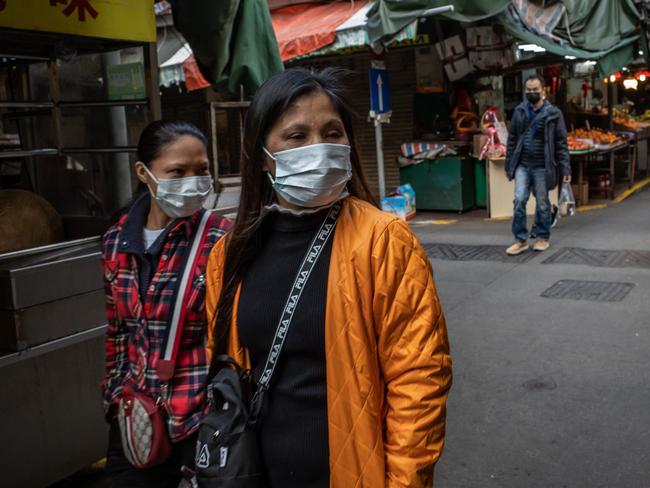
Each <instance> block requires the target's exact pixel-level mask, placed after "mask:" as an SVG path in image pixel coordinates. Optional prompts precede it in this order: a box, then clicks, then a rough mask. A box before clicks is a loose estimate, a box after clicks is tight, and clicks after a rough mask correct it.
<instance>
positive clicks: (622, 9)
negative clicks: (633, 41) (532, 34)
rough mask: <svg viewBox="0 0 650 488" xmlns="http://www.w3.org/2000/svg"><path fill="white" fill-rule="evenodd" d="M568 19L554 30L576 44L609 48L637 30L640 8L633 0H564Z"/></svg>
mask: <svg viewBox="0 0 650 488" xmlns="http://www.w3.org/2000/svg"><path fill="white" fill-rule="evenodd" d="M562 3H563V4H564V6H565V7H566V10H567V20H568V22H566V21H565V22H560V24H559V25H558V26H557V28H556V29H555V30H554V31H553V33H554V34H555V35H557V36H559V37H561V38H562V39H564V40H565V41H567V42H568V43H570V44H572V45H574V46H575V47H578V48H582V49H587V50H589V51H608V50H611V49H612V47H614V46H616V45H618V44H619V43H620V42H622V41H624V40H625V39H626V38H628V37H630V36H633V35H635V34H636V32H637V27H638V25H639V12H638V11H637V9H636V7H635V6H634V2H633V1H632V0H563V2H562Z"/></svg>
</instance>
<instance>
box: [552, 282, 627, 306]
mask: <svg viewBox="0 0 650 488" xmlns="http://www.w3.org/2000/svg"><path fill="white" fill-rule="evenodd" d="M632 288H634V285H633V284H632V283H616V282H608V281H576V280H561V281H558V282H557V283H555V284H554V285H553V286H551V287H550V288H549V289H548V290H546V291H545V292H544V293H542V296H543V297H546V298H561V299H568V300H589V301H592V302H620V301H622V300H623V299H624V298H625V297H626V296H627V294H628V293H630V291H631V290H632Z"/></svg>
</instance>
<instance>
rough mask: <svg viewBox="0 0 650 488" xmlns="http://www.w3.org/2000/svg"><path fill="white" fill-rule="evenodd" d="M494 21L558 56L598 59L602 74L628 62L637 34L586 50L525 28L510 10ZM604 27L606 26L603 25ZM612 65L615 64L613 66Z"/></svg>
mask: <svg viewBox="0 0 650 488" xmlns="http://www.w3.org/2000/svg"><path fill="white" fill-rule="evenodd" d="M495 20H496V23H498V24H499V25H501V26H503V27H504V28H505V30H506V31H507V32H508V34H510V35H511V36H513V37H515V38H517V39H519V40H521V41H523V42H526V43H530V44H537V45H538V46H541V47H543V48H544V49H546V50H547V51H548V52H550V53H553V54H556V55H558V56H573V57H575V58H577V59H593V60H598V68H599V70H600V72H601V73H602V74H603V76H608V75H610V74H612V73H614V72H616V71H619V70H620V69H621V67H623V66H625V65H627V64H629V63H631V62H632V60H633V59H634V50H633V43H634V41H636V40H637V39H638V38H639V36H638V35H633V36H631V37H627V38H624V39H621V40H619V41H618V42H617V43H616V44H614V45H613V46H611V47H610V48H609V49H604V50H593V51H592V50H587V49H580V48H577V47H573V46H571V45H569V44H568V43H562V44H559V43H556V42H553V41H552V40H550V39H548V38H546V37H543V36H540V35H538V34H536V33H534V32H531V31H530V30H528V29H526V28H525V27H524V26H523V25H522V24H521V23H520V22H517V21H516V20H515V19H514V18H513V17H512V15H511V14H510V12H504V13H503V14H501V15H499V16H498V17H497V18H496V19H495ZM604 28H606V27H604ZM614 66H616V67H615V68H614Z"/></svg>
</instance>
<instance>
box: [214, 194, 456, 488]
mask: <svg viewBox="0 0 650 488" xmlns="http://www.w3.org/2000/svg"><path fill="white" fill-rule="evenodd" d="M333 238H334V242H333V244H332V256H331V262H330V270H329V281H328V292H327V293H328V294H327V297H328V299H327V305H326V317H325V327H326V334H325V347H326V362H327V363H326V371H327V405H328V425H329V452H330V486H331V487H333V488H362V487H364V488H381V487H386V488H397V487H400V488H402V487H409V488H425V487H426V488H430V487H431V486H432V482H433V470H434V465H435V463H436V461H437V460H438V458H439V457H440V453H441V451H442V447H443V444H444V436H445V403H446V400H447V393H448V391H449V388H450V386H451V357H450V355H449V344H448V340H447V328H446V325H445V319H444V316H443V314H442V311H441V309H440V302H439V301H438V296H437V293H436V289H435V285H434V282H433V273H432V271H431V265H430V263H429V261H428V259H427V256H426V254H425V253H424V251H423V249H422V247H421V246H420V244H419V243H418V241H417V239H416V238H415V236H414V235H413V233H412V232H411V230H410V229H409V227H408V225H407V224H406V223H404V222H403V221H401V220H399V219H397V218H395V217H394V216H392V215H390V214H387V213H384V212H381V211H379V210H377V209H376V208H374V207H373V206H371V205H370V204H368V203H366V202H363V201H361V200H358V199H355V198H347V199H346V200H345V203H344V205H343V208H342V210H341V214H340V216H339V220H338V223H337V228H336V232H335V234H334V236H333ZM225 242H226V239H221V240H219V242H218V243H217V244H216V245H215V247H214V249H213V250H212V253H211V255H210V259H209V261H208V267H207V277H208V289H207V296H206V307H207V312H208V317H209V319H210V320H209V322H208V323H214V322H213V321H212V318H213V316H214V313H215V307H216V302H217V300H218V297H219V293H220V289H221V279H222V269H223V262H224V244H225ZM238 300H239V292H238V293H237V296H236V303H235V306H234V310H235V312H234V313H233V326H232V327H231V337H230V344H229V348H230V351H229V352H230V354H231V355H232V356H233V357H234V358H235V359H236V360H237V361H238V362H239V363H240V364H241V365H242V366H244V367H249V366H250V363H249V359H248V355H247V352H246V351H245V350H244V349H243V348H242V346H241V344H240V342H239V338H238V334H237V327H236V324H237V316H236V315H237V312H236V311H237V302H238ZM212 336H213V331H209V340H208V343H209V344H212Z"/></svg>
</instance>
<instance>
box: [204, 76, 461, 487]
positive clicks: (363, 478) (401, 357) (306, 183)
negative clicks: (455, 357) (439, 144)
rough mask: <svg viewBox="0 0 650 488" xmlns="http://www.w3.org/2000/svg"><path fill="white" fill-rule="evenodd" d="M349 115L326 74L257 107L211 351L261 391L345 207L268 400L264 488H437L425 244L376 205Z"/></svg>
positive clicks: (226, 246) (435, 356)
mask: <svg viewBox="0 0 650 488" xmlns="http://www.w3.org/2000/svg"><path fill="white" fill-rule="evenodd" d="M347 107H348V106H347V104H346V103H345V101H344V98H343V94H342V88H341V85H340V81H339V74H338V72H337V71H336V70H333V69H329V68H328V69H325V70H323V71H320V72H310V71H307V70H303V69H290V70H287V71H285V72H283V73H281V74H279V75H276V76H274V77H273V78H271V79H270V80H268V81H267V82H266V83H265V84H264V85H263V86H262V87H261V88H260V90H259V91H258V92H257V94H256V96H255V98H254V100H253V102H252V104H251V106H250V108H249V111H248V114H247V118H246V129H245V134H244V155H243V161H242V166H241V174H242V193H241V201H240V205H239V211H238V216H237V221H236V224H235V227H234V229H233V230H232V231H231V233H230V234H229V235H228V237H227V239H222V240H221V241H219V242H218V243H217V244H216V246H215V247H214V249H213V250H212V253H211V255H210V259H209V261H208V268H207V279H208V290H207V296H206V307H207V313H208V317H209V318H210V324H211V327H210V328H209V340H208V342H209V349H210V352H211V353H213V354H215V353H223V352H227V353H228V354H230V355H231V356H233V357H234V358H235V360H237V362H238V363H239V364H240V365H242V366H243V367H245V368H250V369H251V370H252V371H253V374H254V378H255V379H256V380H257V379H259V377H260V375H261V372H262V369H263V366H264V364H265V361H266V358H267V355H268V353H269V349H270V347H271V343H272V341H273V337H274V335H275V331H276V328H277V326H278V321H279V319H280V317H281V315H282V311H283V310H284V306H285V302H286V301H287V295H288V294H289V292H290V290H291V288H292V284H293V282H294V279H295V277H296V273H297V271H298V269H299V266H300V264H301V262H302V260H303V256H304V255H305V253H306V251H307V249H308V248H309V245H310V243H311V241H312V239H313V238H314V235H315V234H316V232H318V229H319V228H320V227H321V225H322V224H323V222H324V220H325V219H326V218H327V215H328V213H329V210H330V208H331V207H332V206H333V205H335V204H336V205H341V210H340V214H339V217H338V220H337V223H336V227H335V231H334V234H333V236H332V238H331V239H330V240H329V241H328V243H327V244H326V245H324V246H323V251H322V254H321V256H320V258H319V260H318V261H317V262H316V265H315V266H314V269H313V270H312V272H311V275H310V277H309V281H308V283H307V285H306V286H305V289H304V291H303V293H302V297H301V299H300V302H299V304H298V306H297V307H296V310H295V312H294V314H293V322H292V323H291V327H290V329H289V331H288V333H287V337H286V340H285V343H284V348H283V349H282V352H281V356H280V360H279V362H278V366H277V367H276V370H275V373H274V376H273V379H272V383H271V388H270V390H269V391H268V392H267V394H266V395H265V398H264V407H263V410H262V414H261V417H260V421H259V426H260V444H261V448H262V455H263V459H264V463H265V468H266V476H267V481H268V485H269V486H270V487H272V488H276V487H282V488H288V487H304V486H309V487H328V486H330V487H335V488H347V487H368V488H380V487H416V488H419V487H422V488H424V487H427V488H428V487H430V486H431V485H432V482H433V472H434V465H435V463H436V461H437V460H438V458H439V457H440V454H441V451H442V447H443V443H444V435H445V404H446V400H447V394H448V391H449V388H450V386H451V357H450V354H449V344H448V340H447V330H446V325H445V319H444V316H443V314H442V311H441V308H440V302H439V300H438V296H437V293H436V289H435V285H434V281H433V273H432V270H431V265H430V263H429V261H428V259H427V256H426V254H425V253H424V251H423V249H422V247H421V246H420V244H419V243H418V241H417V239H416V237H415V236H414V235H413V233H412V232H411V230H410V229H409V227H408V225H407V224H406V223H405V222H403V221H402V220H399V219H398V218H396V217H394V216H392V215H390V214H387V213H384V212H381V211H380V210H378V209H377V208H376V207H375V206H374V205H373V204H372V203H371V202H373V197H372V194H371V193H370V190H369V188H368V184H367V183H366V181H365V178H364V176H363V170H362V166H361V163H360V161H359V158H358V155H357V153H356V150H355V147H354V140H353V134H352V115H351V113H350V111H349V110H348V108H347Z"/></svg>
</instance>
